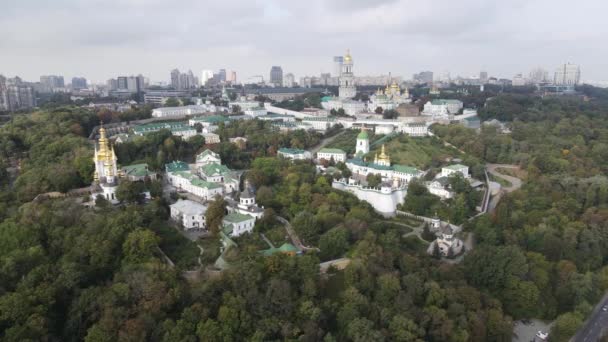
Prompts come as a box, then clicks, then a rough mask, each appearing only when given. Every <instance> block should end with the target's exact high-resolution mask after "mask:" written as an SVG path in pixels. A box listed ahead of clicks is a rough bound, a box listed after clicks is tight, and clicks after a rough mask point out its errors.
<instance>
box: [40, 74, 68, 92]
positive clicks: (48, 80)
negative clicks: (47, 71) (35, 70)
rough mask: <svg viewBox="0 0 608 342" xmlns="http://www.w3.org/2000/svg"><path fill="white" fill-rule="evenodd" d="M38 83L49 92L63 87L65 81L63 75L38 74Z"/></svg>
mask: <svg viewBox="0 0 608 342" xmlns="http://www.w3.org/2000/svg"><path fill="white" fill-rule="evenodd" d="M40 83H41V84H42V85H43V86H44V87H45V88H46V89H48V91H49V92H51V91H53V89H58V88H65V82H64V80H63V76H57V75H47V76H40Z"/></svg>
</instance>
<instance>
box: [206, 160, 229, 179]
mask: <svg viewBox="0 0 608 342" xmlns="http://www.w3.org/2000/svg"><path fill="white" fill-rule="evenodd" d="M201 172H202V173H203V174H204V175H205V176H213V175H216V174H219V175H223V174H226V173H229V172H230V169H229V168H228V167H226V165H221V164H218V163H211V164H207V165H203V166H201Z"/></svg>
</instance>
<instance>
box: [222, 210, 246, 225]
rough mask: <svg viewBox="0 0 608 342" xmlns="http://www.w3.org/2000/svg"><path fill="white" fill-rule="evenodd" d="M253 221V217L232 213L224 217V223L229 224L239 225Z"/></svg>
mask: <svg viewBox="0 0 608 342" xmlns="http://www.w3.org/2000/svg"><path fill="white" fill-rule="evenodd" d="M249 220H253V216H250V215H246V214H241V213H237V212H232V213H230V214H228V215H226V216H225V217H224V221H226V222H228V223H229V224H230V223H240V222H244V221H249Z"/></svg>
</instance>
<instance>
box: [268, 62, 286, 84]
mask: <svg viewBox="0 0 608 342" xmlns="http://www.w3.org/2000/svg"><path fill="white" fill-rule="evenodd" d="M270 84H272V85H274V86H275V87H280V86H282V85H283V68H281V67H280V66H277V65H275V66H273V67H272V68H270Z"/></svg>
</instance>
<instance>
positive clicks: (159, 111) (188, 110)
mask: <svg viewBox="0 0 608 342" xmlns="http://www.w3.org/2000/svg"><path fill="white" fill-rule="evenodd" d="M215 111H217V107H216V106H215V105H212V104H202V105H191V106H182V107H161V108H156V109H153V110H152V117H154V118H166V117H181V116H186V115H200V114H204V113H208V112H215Z"/></svg>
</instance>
